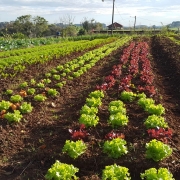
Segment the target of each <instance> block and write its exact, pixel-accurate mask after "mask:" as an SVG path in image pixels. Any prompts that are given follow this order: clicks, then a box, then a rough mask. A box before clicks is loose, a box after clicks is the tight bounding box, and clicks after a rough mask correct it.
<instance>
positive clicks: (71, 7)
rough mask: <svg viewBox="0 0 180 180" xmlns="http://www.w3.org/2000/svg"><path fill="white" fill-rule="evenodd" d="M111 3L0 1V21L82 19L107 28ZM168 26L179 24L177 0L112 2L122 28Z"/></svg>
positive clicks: (91, 0)
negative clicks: (174, 23)
mask: <svg viewBox="0 0 180 180" xmlns="http://www.w3.org/2000/svg"><path fill="white" fill-rule="evenodd" d="M112 9H113V0H104V2H102V0H0V22H5V21H6V22H9V21H14V20H16V18H17V17H20V16H22V15H28V14H30V15H32V16H33V17H35V16H41V17H44V18H45V19H46V20H47V21H48V22H49V23H50V24H53V23H61V22H67V20H68V19H69V20H71V22H72V23H73V24H80V23H82V22H83V21H84V20H89V21H90V20H92V19H94V20H95V21H96V22H100V23H104V24H106V25H110V24H111V23H112ZM135 16H136V25H148V26H152V25H156V26H161V25H167V24H170V23H172V22H173V21H180V0H115V4H114V22H118V23H120V24H122V25H123V26H128V27H129V26H130V27H132V26H133V25H134V21H135Z"/></svg>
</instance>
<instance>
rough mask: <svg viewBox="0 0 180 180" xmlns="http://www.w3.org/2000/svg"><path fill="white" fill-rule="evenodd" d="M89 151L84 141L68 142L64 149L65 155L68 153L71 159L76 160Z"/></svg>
mask: <svg viewBox="0 0 180 180" xmlns="http://www.w3.org/2000/svg"><path fill="white" fill-rule="evenodd" d="M86 149H87V146H86V144H85V143H84V142H83V141H82V140H78V141H75V142H74V141H70V140H66V142H65V145H64V147H63V149H62V152H63V153H67V154H68V155H69V156H70V157H71V158H73V159H76V158H78V157H79V156H80V155H81V154H83V153H84V152H85V151H86Z"/></svg>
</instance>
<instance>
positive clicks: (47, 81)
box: [43, 78, 51, 84]
mask: <svg viewBox="0 0 180 180" xmlns="http://www.w3.org/2000/svg"><path fill="white" fill-rule="evenodd" d="M43 83H44V84H49V83H51V80H50V79H48V78H47V79H43Z"/></svg>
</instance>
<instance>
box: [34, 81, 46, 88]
mask: <svg viewBox="0 0 180 180" xmlns="http://www.w3.org/2000/svg"><path fill="white" fill-rule="evenodd" d="M36 86H37V87H38V88H44V87H45V85H44V83H42V82H40V83H37V84H36Z"/></svg>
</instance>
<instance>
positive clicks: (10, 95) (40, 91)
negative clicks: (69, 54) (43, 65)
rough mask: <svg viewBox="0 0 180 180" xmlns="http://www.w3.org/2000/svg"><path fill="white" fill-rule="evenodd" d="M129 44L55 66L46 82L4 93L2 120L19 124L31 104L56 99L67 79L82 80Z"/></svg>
mask: <svg viewBox="0 0 180 180" xmlns="http://www.w3.org/2000/svg"><path fill="white" fill-rule="evenodd" d="M128 40H129V39H124V40H123V41H122V40H119V41H115V42H113V43H110V44H107V45H105V46H103V47H101V48H99V49H95V50H93V51H90V52H88V53H86V54H84V55H83V56H81V57H79V58H77V59H74V60H72V61H70V62H67V63H65V64H63V65H58V66H57V67H56V68H54V69H52V70H51V71H50V72H48V73H46V74H45V75H44V76H45V78H42V79H41V80H40V81H39V82H36V80H35V79H31V80H30V82H23V83H21V84H20V85H19V86H18V87H17V88H16V89H14V90H11V89H7V90H6V92H5V93H4V96H6V101H5V100H2V101H1V102H0V110H1V118H3V119H4V118H5V119H7V120H8V121H10V122H19V121H20V120H21V119H22V117H23V116H22V114H24V113H30V112H31V111H32V109H33V107H32V106H31V102H32V101H37V102H42V101H45V100H46V99H47V98H48V97H55V96H58V95H59V92H58V89H59V88H62V87H63V86H64V85H65V84H66V80H67V79H68V80H72V79H73V78H75V77H79V76H81V75H82V74H84V73H85V72H87V70H88V69H90V68H91V67H92V66H94V65H95V63H96V62H97V61H99V60H100V59H102V58H104V57H105V56H108V55H109V54H110V53H111V52H112V51H114V50H116V49H117V48H119V47H120V46H122V45H124V43H127V42H128ZM25 100H28V101H29V102H30V103H27V102H26V101H25ZM22 109H23V110H22ZM24 109H25V110H24ZM19 110H20V111H19ZM9 116H10V118H9Z"/></svg>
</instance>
